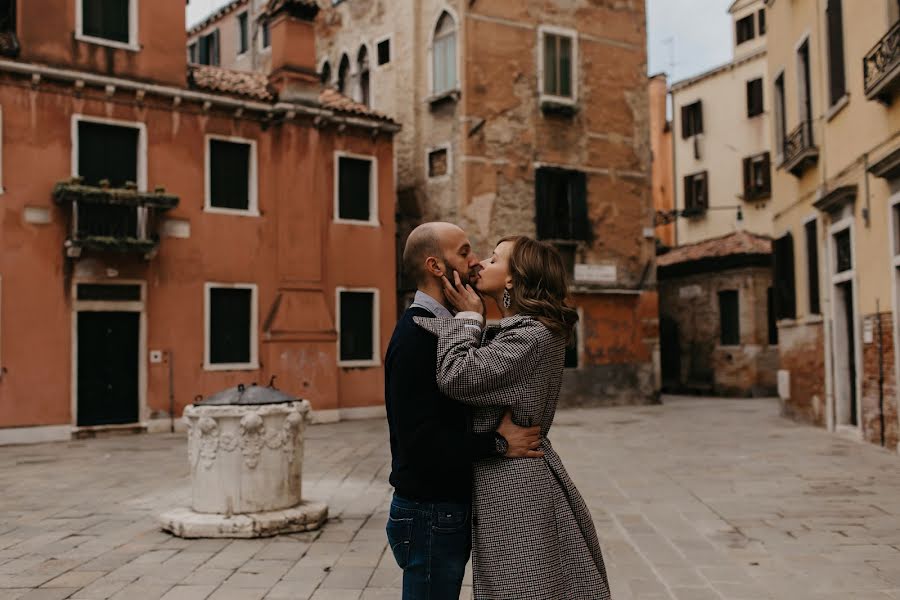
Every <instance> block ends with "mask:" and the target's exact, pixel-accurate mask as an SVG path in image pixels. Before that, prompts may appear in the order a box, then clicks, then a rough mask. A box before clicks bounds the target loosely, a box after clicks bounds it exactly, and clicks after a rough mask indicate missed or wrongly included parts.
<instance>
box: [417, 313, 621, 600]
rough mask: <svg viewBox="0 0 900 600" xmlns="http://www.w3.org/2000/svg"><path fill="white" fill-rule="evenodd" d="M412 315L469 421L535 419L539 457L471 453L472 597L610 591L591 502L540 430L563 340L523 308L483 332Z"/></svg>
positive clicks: (487, 427)
mask: <svg viewBox="0 0 900 600" xmlns="http://www.w3.org/2000/svg"><path fill="white" fill-rule="evenodd" d="M416 323H418V324H419V326H421V327H423V328H425V329H427V330H429V331H431V332H432V333H433V334H435V335H437V336H438V360H437V381H438V386H439V387H440V388H441V391H442V392H444V393H445V394H447V395H448V396H450V397H451V398H454V399H456V400H458V401H460V402H463V403H465V404H468V405H470V406H473V407H474V411H475V414H474V429H475V431H493V430H494V429H496V428H497V426H498V425H499V423H500V420H501V419H502V417H503V413H504V411H505V410H506V409H507V408H511V409H512V411H513V420H514V421H515V422H516V423H518V424H519V425H523V426H530V425H537V424H540V426H541V434H542V436H543V440H542V442H541V449H542V450H543V451H544V458H543V459H527V458H520V459H507V458H502V457H498V458H491V459H486V460H481V461H478V462H476V463H475V466H474V491H473V495H474V498H473V508H472V527H473V532H472V568H473V574H474V595H475V599H476V600H485V599H490V600H513V599H515V600H522V599H524V598H528V599H529V600H539V599H541V600H606V599H608V598H610V592H609V585H608V582H607V578H606V568H605V566H604V564H603V556H602V554H601V551H600V542H599V541H598V539H597V532H596V530H595V529H594V523H593V521H592V519H591V515H590V512H589V511H588V508H587V505H586V504H585V502H584V500H583V499H582V497H581V495H580V494H579V493H578V490H577V489H576V488H575V484H574V483H572V480H571V479H570V478H569V475H568V473H566V469H565V467H563V464H562V461H561V460H560V458H559V455H558V454H556V452H555V451H554V450H553V447H552V446H551V445H550V441H549V440H548V439H547V434H548V433H549V431H550V425H551V424H552V423H553V417H554V415H555V413H556V402H557V399H558V398H559V389H560V385H561V382H562V374H563V362H564V359H565V341H564V340H563V339H562V338H561V337H560V336H558V335H555V334H554V333H552V332H551V331H550V330H549V329H547V328H546V327H545V326H544V325H543V324H542V323H540V322H539V321H537V320H535V319H533V318H531V317H527V316H514V317H508V318H505V319H503V320H502V321H500V326H499V327H498V328H494V327H492V328H488V330H487V331H485V333H484V335H482V332H481V328H480V327H479V326H478V325H476V324H475V322H474V321H468V320H464V319H428V318H423V317H416ZM492 335H493V337H491V336H492Z"/></svg>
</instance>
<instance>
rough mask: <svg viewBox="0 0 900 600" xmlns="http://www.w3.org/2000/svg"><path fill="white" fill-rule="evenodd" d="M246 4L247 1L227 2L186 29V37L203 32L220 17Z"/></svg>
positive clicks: (235, 0)
mask: <svg viewBox="0 0 900 600" xmlns="http://www.w3.org/2000/svg"><path fill="white" fill-rule="evenodd" d="M247 2H248V0H234V1H233V2H229V3H228V4H226V5H225V6H223V7H221V8H219V9H218V10H215V11H213V12H212V13H210V14H209V15H208V16H207V17H206V18H205V19H203V20H202V21H200V22H199V23H197V24H196V25H194V26H193V27H191V28H190V29H188V31H187V34H188V37H191V36H192V35H194V34H195V33H198V32H200V31H203V30H204V29H206V28H207V27H209V26H210V25H212V24H213V23H215V22H216V21H218V20H219V19H221V18H222V17H224V16H226V15H228V14H230V13H232V12H234V11H235V10H236V9H238V8H240V7H241V6H243V5H245V4H247Z"/></svg>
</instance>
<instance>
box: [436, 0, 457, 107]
mask: <svg viewBox="0 0 900 600" xmlns="http://www.w3.org/2000/svg"><path fill="white" fill-rule="evenodd" d="M431 53H432V69H433V72H432V91H433V93H434V94H435V95H437V94H443V93H445V92H449V91H450V90H454V89H456V88H457V82H456V21H454V20H453V17H451V16H450V13H448V12H446V11H444V13H443V14H441V18H440V19H438V22H437V26H436V27H435V28H434V41H433V42H432V45H431Z"/></svg>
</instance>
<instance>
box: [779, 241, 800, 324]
mask: <svg viewBox="0 0 900 600" xmlns="http://www.w3.org/2000/svg"><path fill="white" fill-rule="evenodd" d="M774 247H775V252H774V254H773V259H774V261H775V273H774V276H775V306H776V314H777V316H778V318H779V319H794V318H796V317H797V306H796V292H795V284H794V238H793V236H792V235H791V234H790V233H788V234H786V235H784V236H783V237H780V238H778V239H777V240H775V245H774Z"/></svg>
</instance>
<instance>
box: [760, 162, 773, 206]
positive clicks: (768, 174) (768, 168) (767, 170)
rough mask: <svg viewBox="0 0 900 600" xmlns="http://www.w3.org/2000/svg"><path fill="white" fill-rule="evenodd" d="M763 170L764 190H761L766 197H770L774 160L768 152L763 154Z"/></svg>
mask: <svg viewBox="0 0 900 600" xmlns="http://www.w3.org/2000/svg"><path fill="white" fill-rule="evenodd" d="M762 170H763V187H762V190H760V193H761V194H762V195H764V196H768V195H771V193H772V159H771V157H770V155H769V153H768V152H766V153H764V154H763V159H762Z"/></svg>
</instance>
